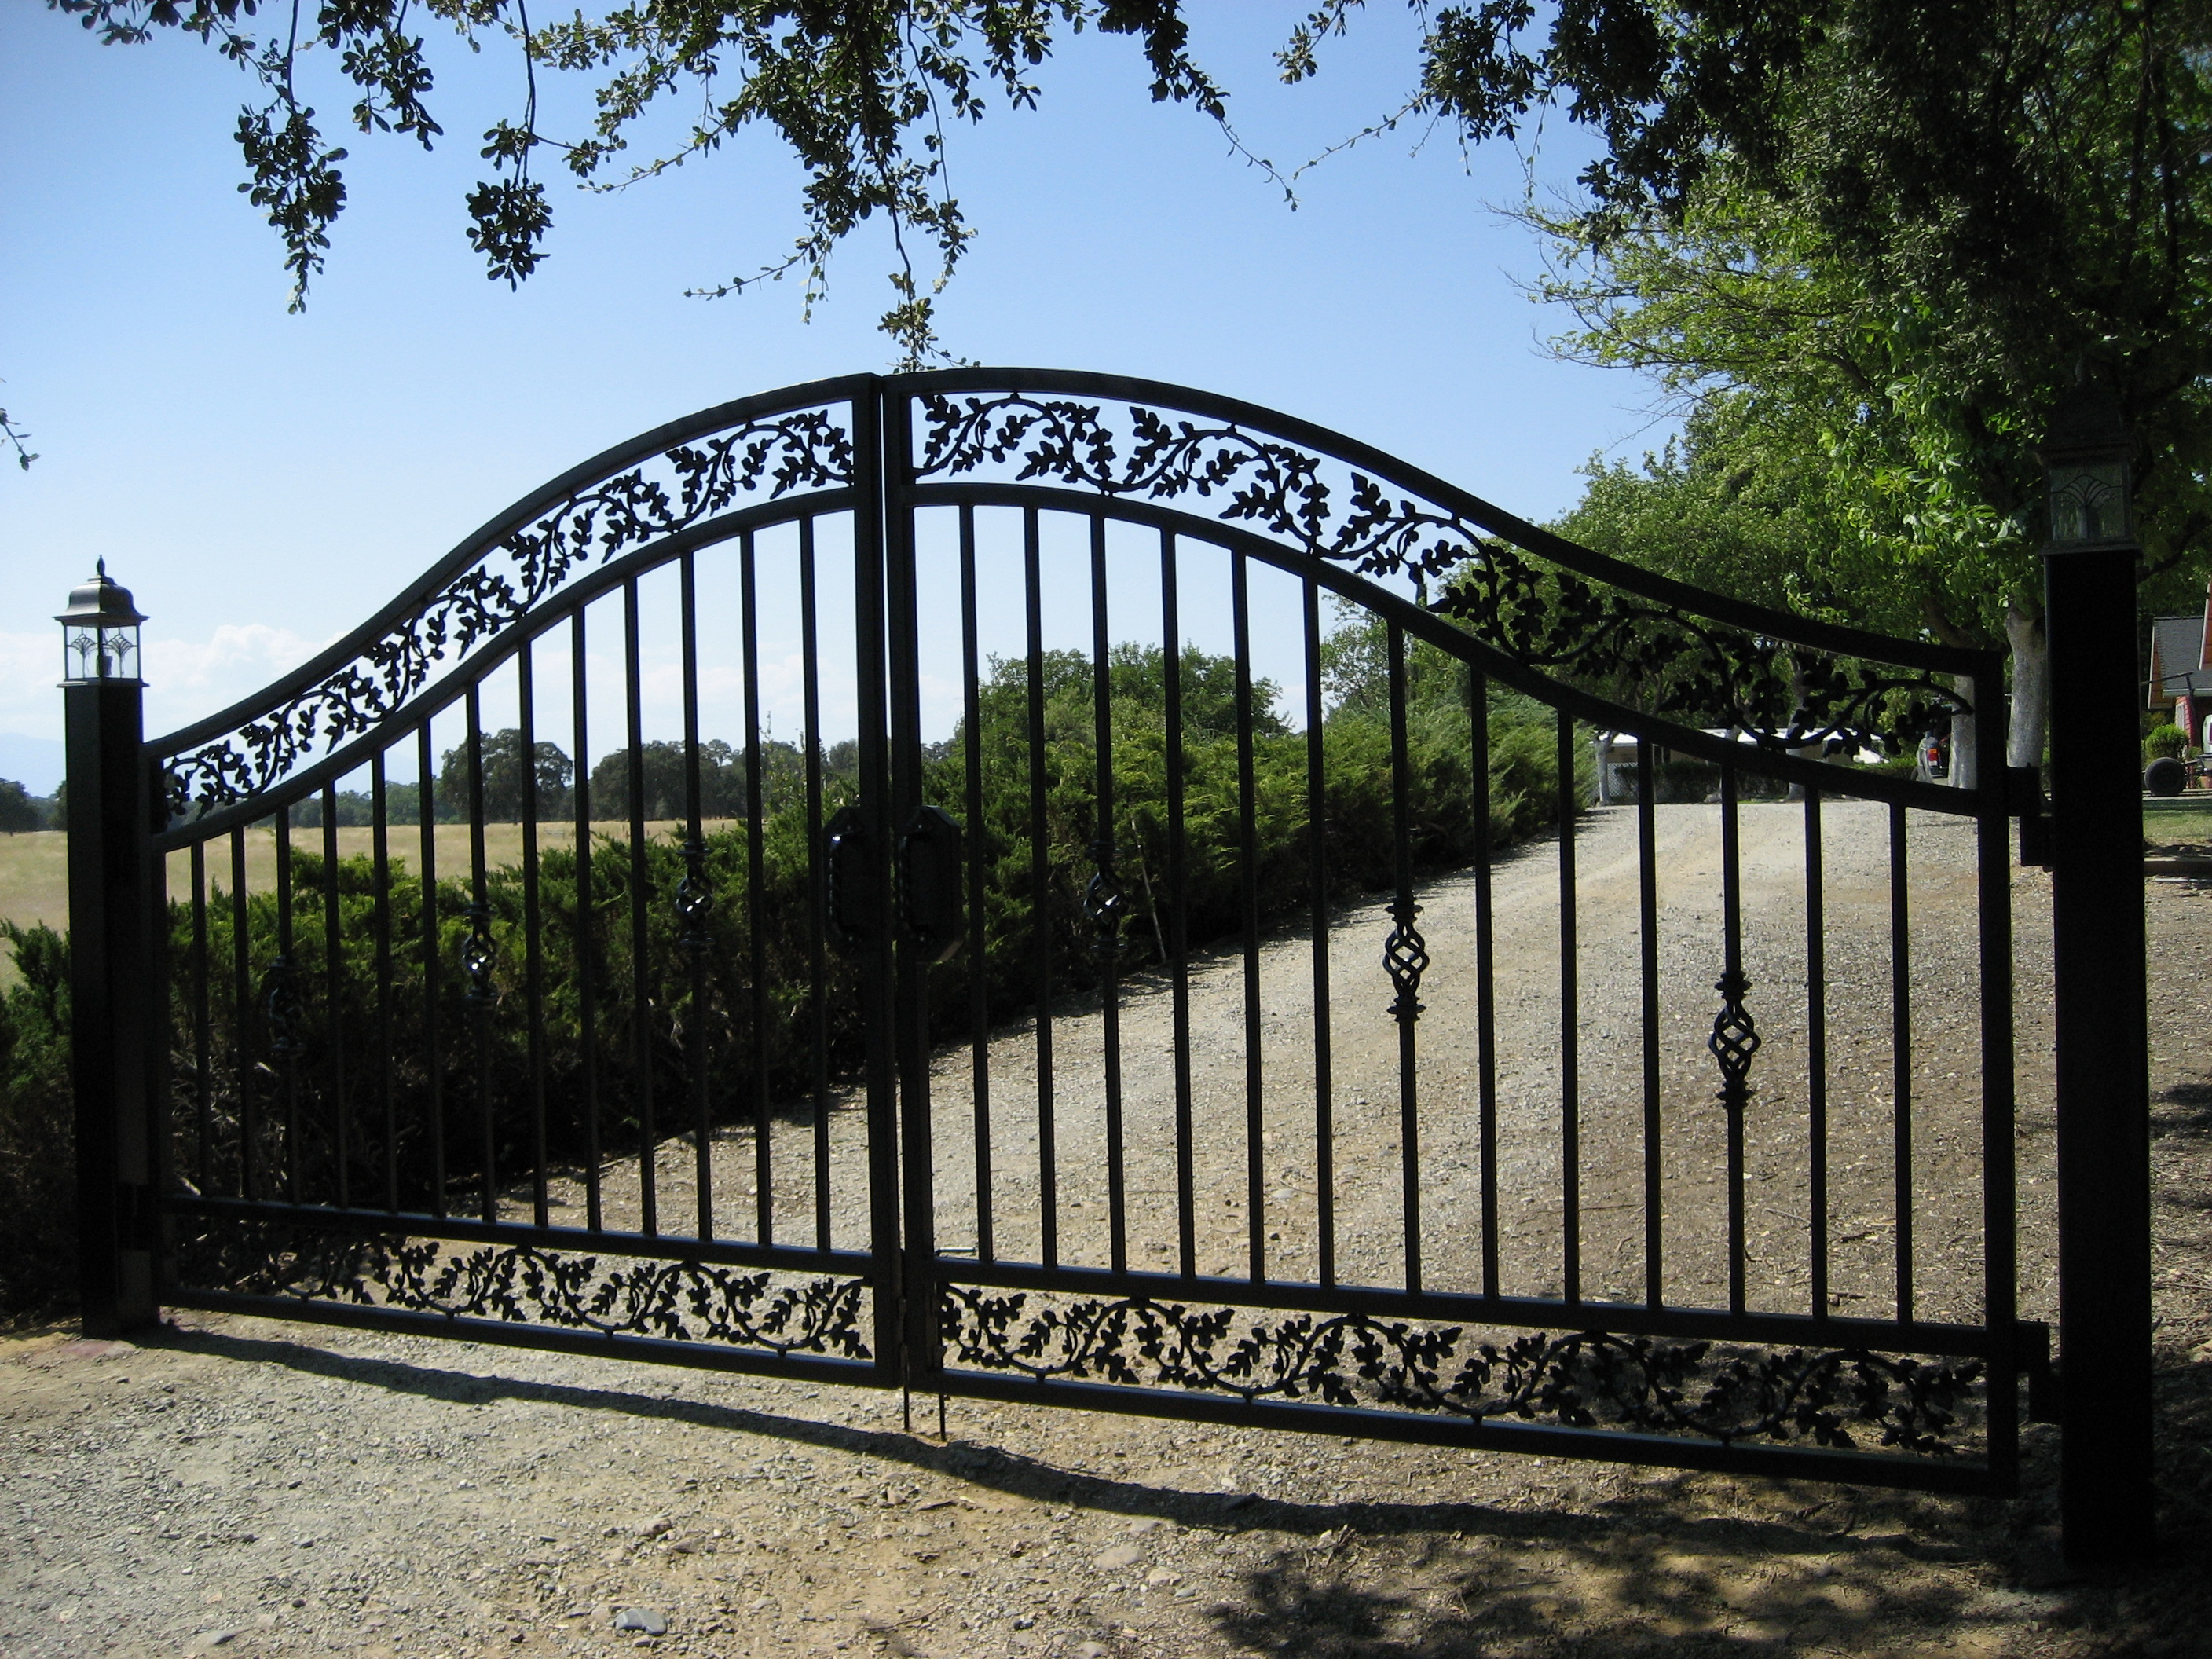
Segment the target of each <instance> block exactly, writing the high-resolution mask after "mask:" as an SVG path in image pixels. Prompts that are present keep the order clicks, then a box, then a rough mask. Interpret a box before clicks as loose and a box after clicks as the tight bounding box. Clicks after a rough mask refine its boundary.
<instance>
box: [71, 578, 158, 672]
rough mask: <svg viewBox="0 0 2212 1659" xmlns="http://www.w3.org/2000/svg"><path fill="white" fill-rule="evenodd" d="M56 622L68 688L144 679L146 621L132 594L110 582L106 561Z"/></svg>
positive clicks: (76, 592) (77, 590) (78, 588)
mask: <svg viewBox="0 0 2212 1659" xmlns="http://www.w3.org/2000/svg"><path fill="white" fill-rule="evenodd" d="M54 620H55V621H56V622H58V623H60V624H61V625H62V680H63V682H64V684H82V683H85V682H88V681H97V680H137V678H138V628H139V624H140V623H143V622H144V621H145V620H146V618H145V617H143V616H141V615H139V613H138V607H137V605H133V604H132V603H131V590H130V589H129V588H127V587H124V586H120V585H118V583H116V582H115V581H113V580H110V578H109V576H108V574H107V561H106V560H105V559H102V560H100V563H99V568H97V570H96V571H95V572H94V574H93V576H92V578H91V579H90V580H88V581H84V582H82V583H80V584H78V586H76V587H74V588H72V589H70V602H69V609H68V610H66V611H63V612H62V613H61V614H60V615H59V616H58V617H55V618H54Z"/></svg>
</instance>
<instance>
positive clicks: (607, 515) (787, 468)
mask: <svg viewBox="0 0 2212 1659" xmlns="http://www.w3.org/2000/svg"><path fill="white" fill-rule="evenodd" d="M659 464H660V465H663V466H665V468H666V469H667V471H669V472H670V473H671V474H672V477H666V478H663V477H654V476H651V475H650V474H649V473H648V471H647V467H645V466H636V467H632V468H631V469H630V470H629V471H626V472H623V473H620V474H618V475H617V476H616V477H611V478H608V479H605V480H604V481H603V482H601V483H597V484H594V485H592V487H591V488H590V489H584V490H580V491H579V492H578V493H576V494H575V495H571V496H570V497H568V500H566V501H563V502H562V503H561V504H560V505H559V506H558V507H555V508H554V509H553V510H552V511H551V512H550V513H546V514H545V515H544V517H543V518H541V519H539V520H538V521H537V522H536V523H535V524H533V525H532V526H529V527H528V528H526V529H523V530H517V531H515V532H513V533H512V534H510V535H508V536H507V538H505V539H504V540H502V541H501V543H500V544H499V546H500V550H501V551H504V552H505V553H506V554H507V556H508V558H509V561H510V565H509V568H507V569H506V570H504V571H501V570H496V569H493V568H490V566H489V558H488V557H487V559H486V560H484V561H483V562H478V563H477V565H476V566H474V567H473V568H471V569H469V570H467V571H466V572H465V573H463V574H461V575H459V576H458V577H456V578H454V580H453V581H451V582H449V583H448V584H447V586H445V587H444V588H443V589H441V591H440V592H437V593H435V595H433V596H432V597H431V598H430V599H428V601H427V602H426V603H425V604H424V605H422V608H421V609H419V610H418V611H416V612H415V614H414V615H412V616H410V617H407V618H406V619H405V620H404V621H402V622H401V623H398V624H397V625H396V626H395V627H394V628H392V630H391V631H390V632H389V633H387V634H386V635H384V636H383V637H382V638H381V639H380V640H377V641H374V643H372V644H371V645H369V646H368V647H367V648H366V649H365V650H363V651H362V653H361V655H360V656H358V657H357V658H356V659H354V660H353V661H352V662H350V663H349V664H347V665H345V666H344V667H343V668H341V669H339V670H338V671H337V672H336V673H334V674H331V676H329V677H328V678H325V679H324V680H323V681H321V682H320V683H319V684H316V685H314V686H312V687H310V688H309V689H308V690H305V691H302V692H301V693H300V694H299V695H297V696H295V697H293V698H292V699H291V700H290V701H289V702H286V703H284V704H283V705H282V706H281V707H279V708H274V709H272V710H270V712H269V713H268V714H265V715H264V716H262V717H261V718H260V719H258V720H251V721H248V722H247V723H246V725H244V726H240V728H239V729H238V730H237V731H235V732H231V733H229V734H228V735H227V736H225V737H222V738H216V740H215V741H214V742H212V743H209V744H203V745H201V746H200V747H199V748H197V749H195V750H192V751H191V752H190V753H189V754H185V755H179V756H178V757H174V758H173V760H171V761H170V762H169V764H168V783H167V788H168V807H169V812H170V815H171V816H172V817H179V816H181V815H183V814H185V813H186V812H189V811H191V810H192V809H193V808H195V807H197V808H198V809H199V810H201V811H212V810H213V809H215V808H217V807H221V806H225V805H229V804H231V803H232V802H234V801H241V800H246V799H251V798H252V796H254V795H256V794H258V793H260V792H261V791H263V790H264V789H267V788H269V787H270V786H271V785H273V784H275V783H276V782H278V781H281V780H282V779H283V777H284V776H285V775H287V774H288V773H289V772H290V771H291V770H292V769H294V768H295V767H296V766H298V765H300V764H301V763H302V762H303V761H304V760H306V759H307V758H308V757H309V756H310V751H311V750H313V749H314V748H315V747H316V745H317V744H320V746H321V747H322V748H323V750H325V751H327V750H330V749H332V748H335V747H336V746H337V744H339V743H340V742H342V741H343V739H345V738H349V737H353V736H356V735H358V734H360V733H362V732H368V731H369V730H371V729H372V728H373V727H374V726H375V725H376V723H377V722H378V721H379V720H382V719H383V718H385V717H386V715H388V714H391V713H392V711H393V710H395V709H397V708H399V707H400V706H401V705H402V704H404V703H405V702H407V700H408V699H409V698H410V697H411V696H414V695H415V694H416V692H417V691H419V690H422V687H423V686H424V685H425V684H428V680H429V678H430V674H431V671H432V669H433V667H434V666H435V665H436V664H437V663H439V662H441V661H442V660H443V659H445V657H446V656H447V653H448V652H449V651H450V652H451V653H453V654H454V655H456V656H465V655H466V654H467V653H468V652H469V651H470V650H471V648H472V647H475V646H476V645H477V643H478V642H479V641H483V640H487V639H489V638H491V637H492V636H493V635H495V634H498V633H499V632H501V630H502V629H506V628H507V627H509V626H511V625H512V624H513V623H516V622H518V621H520V620H521V618H523V617H525V616H526V615H528V614H529V612H530V611H531V610H532V608H533V607H534V606H536V605H538V603H539V601H541V600H542V599H544V598H545V596H546V595H547V594H549V593H550V592H553V591H554V590H555V589H556V588H557V587H559V586H561V585H562V583H563V582H565V581H567V580H568V578H569V577H570V576H572V575H574V574H575V572H576V571H577V570H578V569H579V568H581V567H582V566H584V565H586V564H587V563H589V562H592V560H594V559H595V558H596V559H597V560H599V561H600V562H605V561H606V560H609V559H611V558H614V557H615V556H617V555H618V554H621V553H623V552H626V551H628V550H630V549H632V548H635V547H637V546H640V545H641V544H644V543H645V542H647V541H649V540H651V539H653V538H655V537H659V536H665V535H668V534H670V533H671V532H675V531H678V530H681V529H683V528H684V526H687V525H690V524H693V523H696V521H698V520H701V519H704V518H707V517H708V516H709V515H711V514H713V513H720V512H721V511H722V510H723V509H724V508H726V507H728V506H729V505H730V504H731V503H732V501H735V500H736V499H737V497H738V495H739V494H741V493H749V492H754V491H758V490H761V489H766V491H767V492H768V497H769V499H770V500H773V499H775V498H776V497H778V496H781V495H785V494H787V493H788V492H790V491H792V490H794V489H829V488H831V487H834V486H836V485H839V484H848V483H852V482H853V480H854V476H855V474H854V450H853V441H852V435H851V434H850V433H849V432H848V431H847V430H846V428H845V427H844V426H843V425H842V424H840V423H839V422H837V421H836V419H834V418H832V416H830V415H829V413H828V412H827V411H826V410H818V409H817V410H800V411H799V412H798V413H795V414H790V415H784V416H778V417H777V418H775V419H774V420H769V421H756V422H751V423H750V424H749V425H746V426H744V427H741V428H738V429H737V430H735V431H732V432H727V433H725V434H723V435H720V436H719V437H715V438H712V439H709V440H708V441H705V442H703V443H700V444H696V445H692V444H684V445H678V447H676V448H674V449H671V450H669V451H667V452H666V453H664V454H663V455H662V456H661V457H660V458H659Z"/></svg>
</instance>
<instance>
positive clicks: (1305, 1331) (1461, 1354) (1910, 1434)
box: [940, 1285, 1987, 1460]
mask: <svg viewBox="0 0 2212 1659" xmlns="http://www.w3.org/2000/svg"><path fill="white" fill-rule="evenodd" d="M940 1310H941V1315H942V1318H943V1323H944V1331H945V1346H946V1349H947V1357H948V1359H949V1360H950V1361H951V1363H952V1364H957V1365H960V1366H963V1367H972V1368H974V1369H975V1370H981V1371H986V1372H1000V1373H1011V1374H1013V1375H1016V1376H1022V1377H1025V1378H1027V1379H1029V1381H1030V1382H1031V1383H1037V1384H1048V1383H1059V1382H1079V1383H1086V1382H1103V1383H1106V1384H1109V1385H1115V1386H1118V1387H1119V1388H1121V1389H1147V1390H1159V1391H1178V1390H1187V1391H1189V1392H1188V1394H1186V1395H1183V1396H1182V1397H1185V1398H1188V1399H1191V1400H1194V1401H1195V1400H1198V1399H1202V1398H1204V1397H1205V1396H1206V1395H1208V1394H1212V1395H1227V1396H1230V1397H1231V1398H1233V1399H1234V1400H1236V1401H1240V1402H1241V1403H1242V1404H1243V1405H1244V1406H1246V1407H1254V1406H1257V1405H1260V1404H1261V1403H1262V1402H1278V1401H1288V1402H1303V1403H1308V1404H1314V1405H1319V1406H1322V1407H1332V1408H1338V1409H1344V1410H1352V1409H1358V1410H1362V1411H1373V1410H1376V1409H1381V1410H1384V1411H1389V1412H1392V1413H1436V1414H1441V1415H1444V1416H1448V1417H1454V1418H1457V1419H1462V1420H1464V1421H1466V1422H1468V1423H1469V1424H1471V1425H1485V1424H1488V1423H1493V1422H1498V1421H1501V1420H1507V1419H1510V1420H1516V1421H1519V1422H1524V1423H1526V1422H1534V1421H1537V1420H1540V1419H1542V1420H1547V1421H1548V1422H1550V1423H1552V1424H1555V1425H1558V1426H1559V1427H1560V1428H1564V1429H1571V1430H1577V1431H1601V1433H1603V1434H1604V1435H1605V1436H1606V1437H1607V1438H1612V1437H1618V1436H1619V1435H1620V1432H1621V1431H1632V1432H1634V1433H1637V1434H1641V1435H1658V1436H1662V1437H1667V1443H1668V1444H1680V1439H1677V1438H1676V1437H1680V1438H1681V1439H1687V1438H1690V1437H1698V1438H1702V1439H1705V1440H1708V1441H1711V1442H1714V1443H1717V1444H1719V1445H1721V1446H1723V1447H1728V1446H1733V1445H1735V1444H1736V1443H1743V1442H1758V1441H1773V1442H1780V1443H1789V1442H1793V1441H1795V1442H1800V1443H1810V1444H1811V1445H1814V1446H1817V1447H1820V1448H1822V1449H1827V1450H1831V1451H1844V1452H1850V1451H1856V1450H1858V1449H1860V1447H1859V1441H1858V1439H1857V1437H1855V1435H1854V1432H1853V1431H1854V1430H1857V1431H1859V1432H1860V1433H1861V1434H1863V1435H1866V1436H1869V1437H1873V1438H1875V1440H1876V1441H1877V1443H1878V1444H1879V1445H1880V1446H1881V1447H1882V1448H1884V1449H1891V1450H1893V1451H1895V1452H1898V1453H1904V1454H1910V1455H1912V1456H1913V1457H1914V1458H1917V1459H1925V1460H1948V1459H1955V1458H1958V1457H1960V1455H1962V1453H1963V1451H1964V1447H1963V1446H1962V1445H1961V1443H1960V1441H1961V1439H1962V1437H1963V1431H1967V1430H1970V1429H1973V1428H1976V1427H1978V1420H1979V1419H1980V1417H1981V1416H1982V1407H1983V1406H1984V1401H1985V1395H1984V1382H1985V1378H1986V1374H1987V1373H1986V1368H1985V1367H1984V1364H1983V1362H1981V1361H1980V1360H1978V1359H1966V1360H1929V1359H1923V1358H1914V1357H1912V1356H1911V1355H1889V1354H1882V1353H1877V1352H1872V1351H1871V1350H1869V1349H1866V1348H1863V1347H1849V1348H1830V1349H1811V1348H1805V1347H1791V1348H1788V1349H1784V1350H1780V1351H1775V1350H1771V1349H1766V1350H1762V1349H1759V1348H1755V1347H1751V1346H1742V1345H1735V1344H1719V1343H1714V1342H1710V1341H1704V1340H1699V1341H1690V1342H1679V1341H1668V1340H1661V1339H1656V1338H1653V1337H1650V1336H1648V1335H1638V1334H1615V1333H1612V1332H1607V1331H1601V1330H1591V1329H1583V1330H1574V1331H1570V1332H1568V1333H1566V1334H1550V1333H1546V1332H1541V1331H1538V1332H1528V1333H1526V1334H1520V1335H1516V1336H1514V1337H1511V1338H1509V1339H1506V1340H1502V1341H1499V1342H1492V1341H1489V1340H1483V1339H1482V1338H1481V1337H1480V1335H1478V1334H1475V1333H1474V1332H1471V1331H1470V1330H1469V1329H1468V1328H1467V1327H1465V1326H1463V1325H1454V1324H1443V1323H1437V1322H1427V1321H1412V1320H1400V1319H1381V1318H1376V1317H1375V1316H1371V1315H1367V1314H1361V1313H1335V1314H1314V1313H1291V1314H1283V1315H1279V1316H1273V1317H1272V1318H1271V1317H1268V1316H1264V1315H1262V1316H1254V1315H1252V1314H1249V1313H1245V1314H1242V1315H1240V1313H1239V1312H1238V1311H1237V1310H1231V1309H1228V1308H1220V1307H1193V1306H1188V1305H1185V1304H1181V1303H1176V1302H1169V1301H1164V1300H1161V1299H1158V1298H1155V1297H1148V1296H1121V1297H1110V1298H1086V1299H1079V1298H1073V1297H1060V1298H1053V1299H1049V1300H1048V1299H1044V1298H1039V1299H1038V1303H1037V1305H1035V1306H1033V1305H1032V1302H1031V1298H1030V1296H1029V1295H1028V1294H1027V1293H1025V1292H1020V1291H1017V1292H1014V1293H1012V1294H1011V1295H993V1294H989V1293H987V1291H981V1290H978V1289H975V1288H973V1287H969V1286H963V1285H947V1286H945V1287H944V1288H943V1290H942V1291H941V1295H940ZM1562 1311H1563V1312H1571V1310H1565V1309H1563V1310H1562ZM1607 1425H1611V1426H1607ZM1595 1455H1603V1454H1601V1453H1599V1454H1595Z"/></svg>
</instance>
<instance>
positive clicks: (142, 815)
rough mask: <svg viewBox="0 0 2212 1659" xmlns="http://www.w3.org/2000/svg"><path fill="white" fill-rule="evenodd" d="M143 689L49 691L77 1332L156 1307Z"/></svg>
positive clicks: (75, 686) (146, 1320)
mask: <svg viewBox="0 0 2212 1659" xmlns="http://www.w3.org/2000/svg"><path fill="white" fill-rule="evenodd" d="M143 698H144V688H143V686H142V685H141V684H139V682H138V681H137V679H136V678H130V679H109V680H98V681H90V682H85V683H74V682H73V683H71V684H67V685H65V686H64V688H63V691H62V702H63V705H64V714H65V718H66V726H67V738H68V762H69V814H70V826H69V906H70V1032H71V1042H70V1060H71V1072H72V1076H73V1080H74V1083H75V1086H76V1181H77V1294H78V1297H79V1300H80V1304H81V1305H82V1310H83V1317H84V1334H86V1335H87V1336H95V1337H113V1336H119V1335H121V1334H124V1333H125V1332H127V1331H131V1330H134V1329H137V1328H141V1327H143V1326H147V1325H151V1324H153V1323H155V1322H156V1321H157V1320H158V1319H159V1318H160V1316H161V1311H160V1308H159V1305H158V1302H157V1296H158V1291H157V1289H156V1284H155V1205H154V1180H155V1147H154V1127H155V1112H154V1109H153V1107H154V1101H153V1094H154V1089H153V1083H154V1065H153V1060H154V1052H155V1040H156V1037H157V1036H158V1032H157V1030H156V1029H155V1028H156V1024H157V1022H156V1019H155V1000H154V999H155V989H156V987H157V984H158V972H157V970H158V963H156V962H155V952H154V926H153V923H154V907H155V902H156V898H157V895H156V892H155V870H154V864H153V858H152V854H150V852H149V848H148V841H149V828H150V819H149V812H150V810H151V803H150V801H149V787H148V776H147V769H146V763H145V755H144V720H143Z"/></svg>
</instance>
